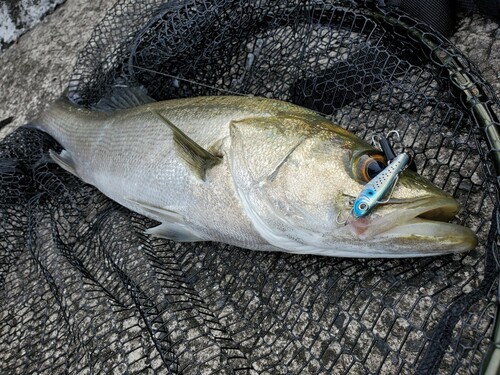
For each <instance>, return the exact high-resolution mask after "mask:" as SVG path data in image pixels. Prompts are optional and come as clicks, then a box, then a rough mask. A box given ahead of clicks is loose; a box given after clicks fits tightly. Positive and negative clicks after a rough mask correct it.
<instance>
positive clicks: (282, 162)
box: [33, 88, 477, 258]
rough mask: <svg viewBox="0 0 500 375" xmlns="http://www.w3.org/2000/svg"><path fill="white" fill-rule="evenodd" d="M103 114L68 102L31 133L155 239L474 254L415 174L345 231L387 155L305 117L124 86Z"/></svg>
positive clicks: (275, 107)
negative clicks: (42, 135)
mask: <svg viewBox="0 0 500 375" xmlns="http://www.w3.org/2000/svg"><path fill="white" fill-rule="evenodd" d="M127 103H135V104H136V106H135V107H133V108H126V107H128V106H130V104H127ZM137 103H144V104H141V105H137ZM100 107H101V109H102V108H106V111H96V110H89V109H85V108H82V107H79V106H76V105H74V104H72V103H70V102H69V100H67V99H60V100H58V101H56V102H55V103H54V104H53V105H52V107H51V108H50V109H49V110H48V111H46V112H45V113H43V114H42V115H41V116H40V117H39V119H38V120H37V121H35V122H34V124H33V126H34V127H36V128H38V129H41V130H43V131H45V132H47V133H49V134H50V135H51V136H52V137H53V138H55V139H56V140H57V141H58V142H59V143H60V144H61V145H62V146H63V147H64V150H63V151H62V152H61V153H60V154H56V153H55V152H53V151H52V152H51V155H52V158H53V159H54V160H55V162H57V164H59V165H60V166H61V167H62V168H64V169H66V170H67V171H69V172H71V173H73V174H75V175H76V176H78V177H79V178H81V179H82V180H83V181H85V182H86V183H89V184H92V185H94V186H95V187H97V188H98V189H99V190H100V191H101V192H102V193H104V194H105V195H107V196H108V197H109V198H111V199H113V200H114V201H116V202H118V203H120V204H121V205H123V206H125V207H127V208H129V209H131V210H133V211H136V212H138V213H140V214H142V215H144V216H147V217H149V218H152V219H155V220H157V221H159V222H160V223H161V224H160V225H158V226H156V227H154V228H151V229H148V230H147V231H146V232H147V233H149V234H151V235H154V236H158V237H164V238H168V239H171V240H174V241H187V242H192V241H217V242H223V243H227V244H231V245H236V246H239V247H243V248H247V249H253V250H264V251H284V252H290V253H300V254H317V255H327V256H339V257H362V258H371V257H387V258H399V257H418V256H428V255H439V254H448V253H457V252H462V251H467V250H471V249H473V248H474V247H475V246H476V242H477V240H476V236H475V234H474V233H473V232H472V231H471V230H470V229H468V228H465V227H462V226H459V225H456V224H450V223H447V222H446V221H449V220H451V219H453V217H454V216H455V214H456V213H457V212H458V210H459V204H458V203H457V202H456V201H455V199H453V198H452V197H451V196H449V195H448V194H446V193H445V192H443V191H442V190H440V189H438V188H437V187H435V186H434V185H433V184H432V183H430V182H429V181H427V180H426V179H424V178H423V177H421V176H419V175H418V174H416V173H415V172H412V171H410V170H405V171H404V172H403V173H401V175H400V177H399V181H398V183H397V185H396V186H395V188H394V191H393V193H392V196H391V199H390V200H388V201H387V202H386V203H385V204H383V205H379V206H377V207H376V208H375V209H374V210H373V212H372V213H371V214H370V215H368V216H366V217H363V218H360V219H355V218H354V219H351V220H349V221H348V222H347V223H346V224H345V225H344V224H341V223H339V222H338V220H337V218H338V216H339V215H343V214H344V213H347V214H348V213H349V212H350V210H351V208H352V201H353V197H354V198H355V197H356V196H358V195H359V193H360V192H361V190H362V189H363V186H364V184H366V183H367V182H368V180H367V178H366V171H367V168H368V169H369V168H372V169H373V166H374V165H375V164H373V163H380V153H379V152H378V151H377V150H375V149H373V148H372V147H371V146H370V145H369V144H367V143H366V142H365V141H363V140H361V139H360V138H358V137H356V136H354V135H353V134H351V133H349V132H347V131H346V130H344V129H342V128H341V127H339V126H336V125H333V124H332V123H331V122H330V121H328V120H326V119H324V118H323V117H321V116H319V115H318V114H317V113H315V112H313V111H310V110H308V109H305V108H302V107H299V106H296V105H293V104H290V103H287V102H282V101H278V100H272V99H265V98H257V97H231V96H226V97H223V96H221V97H199V98H189V99H178V100H168V101H162V102H153V101H152V100H149V99H147V97H146V96H145V95H141V94H140V93H138V92H137V91H133V90H131V89H130V90H129V89H125V88H124V89H122V90H120V91H116V92H115V93H114V97H113V99H112V100H104V101H103V102H102V103H101V105H100Z"/></svg>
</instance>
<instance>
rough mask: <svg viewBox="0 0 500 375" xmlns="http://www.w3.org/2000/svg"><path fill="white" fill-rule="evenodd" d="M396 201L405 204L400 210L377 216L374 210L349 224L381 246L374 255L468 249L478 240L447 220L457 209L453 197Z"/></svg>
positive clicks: (360, 237) (423, 253) (421, 254)
mask: <svg viewBox="0 0 500 375" xmlns="http://www.w3.org/2000/svg"><path fill="white" fill-rule="evenodd" d="M399 203H401V204H402V203H404V205H403V206H402V209H401V210H394V211H392V212H389V213H387V214H385V215H381V214H378V215H377V213H376V211H375V212H374V213H372V214H371V215H370V216H368V217H364V218H361V219H358V220H355V221H353V222H350V223H349V226H350V229H351V231H352V232H354V233H355V234H356V235H357V237H358V238H359V239H361V240H363V241H370V242H372V243H373V244H378V245H376V246H381V248H383V249H384V250H383V251H382V252H379V253H377V255H379V256H384V257H391V258H399V257H408V256H411V257H416V256H431V255H434V256H435V255H444V254H455V253H460V252H464V251H470V250H473V249H474V248H475V247H476V246H477V243H478V239H477V236H476V234H475V233H474V232H473V231H472V230H470V229H469V228H467V227H464V226H461V225H458V224H452V223H448V222H446V221H448V220H450V219H451V218H453V217H454V215H455V214H456V213H457V212H458V211H459V209H460V206H459V204H458V202H457V201H456V200H455V199H453V198H452V197H449V196H438V197H435V196H432V197H422V198H418V199H415V200H411V201H410V200H405V201H404V202H403V201H399ZM421 216H429V217H432V219H429V218H422V217H421Z"/></svg>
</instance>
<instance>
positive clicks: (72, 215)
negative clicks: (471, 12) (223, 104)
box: [0, 0, 499, 374]
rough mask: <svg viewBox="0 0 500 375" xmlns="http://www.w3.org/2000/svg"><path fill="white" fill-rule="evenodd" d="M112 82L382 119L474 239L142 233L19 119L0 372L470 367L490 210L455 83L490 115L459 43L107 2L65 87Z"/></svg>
mask: <svg viewBox="0 0 500 375" xmlns="http://www.w3.org/2000/svg"><path fill="white" fill-rule="evenodd" d="M457 64H458V66H459V67H460V69H458V68H456V70H458V71H459V73H460V74H462V76H460V75H459V73H456V72H455V73H452V74H450V67H453V66H455V67H456V65H457ZM464 74H465V77H466V78H467V77H469V78H471V79H472V81H471V82H467V80H466V79H464V78H463V76H464ZM123 81H126V82H129V83H133V84H141V85H144V86H145V87H146V88H147V90H148V92H149V93H150V94H151V95H152V96H153V97H155V98H156V99H170V98H178V97H190V96H197V95H222V94H240V95H247V94H252V95H258V96H265V97H273V98H278V99H282V100H288V101H292V102H295V103H297V104H300V105H303V106H306V107H309V108H312V109H315V110H317V111H319V112H321V113H323V114H324V115H325V116H327V117H328V118H330V119H331V120H332V121H333V122H336V123H339V124H340V125H342V126H343V127H345V128H347V129H348V130H350V131H352V132H354V133H355V134H357V135H359V136H361V137H363V138H365V139H367V140H371V138H372V137H373V136H376V135H379V134H382V133H384V134H386V133H388V132H389V131H391V130H398V132H399V135H400V140H398V139H397V136H396V135H394V134H393V135H392V137H391V139H393V141H394V142H395V149H396V150H397V151H400V150H401V149H402V148H403V147H407V148H411V149H412V150H413V152H414V154H415V161H416V165H417V168H418V171H419V173H421V174H422V175H423V176H425V177H427V178H429V179H431V180H432V181H433V182H434V183H435V184H436V185H437V186H439V187H441V188H443V189H445V190H446V191H448V192H449V193H451V194H453V196H454V197H456V199H458V201H459V202H460V203H461V204H462V206H463V210H462V211H461V212H460V214H459V215H458V217H457V218H456V220H455V221H456V222H457V223H461V224H464V225H466V226H468V227H470V228H472V229H473V230H474V231H476V232H477V235H478V237H479V245H478V247H477V248H476V250H474V251H471V252H469V253H466V254H463V255H457V256H443V257H435V258H421V259H402V260H377V259H375V260H362V259H360V260H357V259H340V258H326V257H318V256H298V255H296V256H292V255H289V254H285V253H265V252H255V251H250V250H244V249H239V248H235V247H231V246H227V245H222V244H216V243H195V244H179V243H174V242H170V241H167V240H160V239H152V238H150V237H148V236H147V235H145V234H143V231H144V230H145V229H146V228H148V227H151V226H153V225H154V224H155V223H154V222H152V221H151V220H149V219H146V218H144V217H142V216H140V215H138V214H135V213H132V212H130V211H128V210H127V209H125V208H123V207H121V206H119V205H118V204H116V203H114V202H112V201H110V200H109V199H107V198H106V197H105V196H103V195H102V194H101V193H100V192H99V191H97V190H96V189H95V188H93V187H92V186H89V185H85V184H84V183H83V182H82V181H80V180H79V179H77V178H76V177H74V176H72V175H70V174H69V173H67V172H65V171H64V170H62V169H61V168H59V167H58V166H56V165H55V164H53V163H51V161H50V158H49V155H48V150H49V149H51V148H52V149H58V147H59V146H58V145H57V144H56V143H55V142H54V140H52V139H51V138H50V137H49V136H47V135H45V134H43V133H41V132H38V131H36V130H32V129H19V130H18V131H16V132H15V133H13V134H11V135H10V136H8V137H7V138H6V139H4V140H3V141H1V143H0V191H1V192H2V194H1V195H0V224H1V226H0V332H1V335H0V373H2V374H28V373H30V374H31V373H46V374H56V373H57V374H59V373H81V374H94V373H103V374H104V373H105V374H108V373H113V374H124V373H127V374H132V373H172V374H210V373H224V374H225V373H227V374H232V373H252V374H256V373H267V374H299V373H307V374H312V373H325V374H327V373H328V374H330V373H335V374H347V373H349V374H367V373H384V374H395V373H404V374H407V373H417V374H450V373H458V374H476V373H478V372H479V371H480V369H481V366H482V365H483V363H484V361H485V358H487V357H488V355H487V353H488V350H489V348H490V347H493V345H492V334H493V330H494V325H495V314H496V302H495V295H496V293H497V287H498V272H499V263H498V255H499V254H498V248H497V245H498V214H499V213H498V206H497V190H496V189H497V186H496V178H495V176H496V174H495V168H494V164H493V162H492V161H491V160H490V157H489V156H490V155H492V153H491V152H490V151H489V150H491V148H492V146H491V144H490V143H488V139H487V138H486V137H485V136H484V131H483V130H482V129H481V127H480V126H479V125H480V123H481V119H482V118H483V117H484V113H483V114H481V113H479V112H474V111H472V110H471V108H470V106H468V103H469V104H470V101H469V99H467V98H468V97H467V95H466V94H467V93H469V94H470V95H472V98H473V99H474V100H480V101H481V102H482V103H486V105H487V107H488V108H490V114H492V113H493V112H494V111H497V113H498V100H497V99H496V98H495V96H494V94H493V93H492V90H491V89H490V87H489V85H488V84H487V83H486V82H484V80H483V79H482V78H481V76H480V74H479V73H478V72H477V70H476V68H475V67H474V66H472V65H471V64H470V63H469V62H468V60H467V59H466V58H465V57H463V55H461V54H460V52H458V51H457V50H456V48H455V47H453V46H452V45H450V44H449V43H448V42H447V41H446V40H444V39H442V38H440V37H439V36H437V35H436V34H435V33H434V32H432V31H431V30H430V29H428V28H426V27H425V26H424V25H422V24H419V23H416V22H413V21H412V20H411V19H410V18H408V17H406V16H399V15H398V13H395V12H392V11H391V12H388V13H387V12H385V11H384V10H383V9H381V8H377V7H373V6H370V5H366V4H362V5H361V6H360V7H356V6H354V5H353V4H351V3H341V2H338V1H334V2H319V1H318V2H316V1H306V2H304V1H296V2H293V1H280V0H274V1H273V0H261V1H258V0H254V1H244V0H240V1H228V0H216V1H206V0H205V1H198V0H195V1H180V0H179V1H167V2H165V1H154V0H149V1H132V0H120V1H118V3H117V4H116V6H115V7H114V8H113V9H112V10H111V12H110V13H109V15H108V16H107V17H106V18H105V19H104V20H103V21H102V22H101V23H100V25H99V27H98V28H97V29H96V30H95V32H94V35H93V37H92V39H91V40H90V42H89V44H88V45H87V47H86V48H85V49H84V51H83V52H82V54H81V57H80V59H79V61H78V64H77V66H76V69H75V73H74V76H73V79H72V81H71V83H70V85H69V91H68V93H69V95H70V97H71V98H72V99H73V100H75V101H77V102H79V103H80V104H82V105H85V106H89V107H90V106H92V105H94V104H95V103H97V101H98V100H99V99H100V98H101V97H102V96H103V95H105V94H106V92H108V91H109V89H110V87H111V86H112V85H113V84H114V83H116V82H123ZM469 83H470V85H469ZM467 90H469V91H467ZM464 93H465V94H464ZM478 98H479V99H478ZM471 100H472V99H471ZM474 108H476V109H477V108H479V107H477V106H476V107H474ZM478 113H479V114H478ZM482 116H483V117H482ZM478 124H479V125H478ZM491 126H496V125H495V124H493V125H491ZM488 129H490V128H488ZM488 129H486V130H487V131H489V130H488ZM490 130H491V129H490ZM144 147H145V151H147V145H144Z"/></svg>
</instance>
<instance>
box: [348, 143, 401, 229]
mask: <svg viewBox="0 0 500 375" xmlns="http://www.w3.org/2000/svg"><path fill="white" fill-rule="evenodd" d="M409 162H410V156H409V155H408V154H407V153H406V152H403V153H401V154H399V155H398V156H396V157H395V158H394V159H393V160H392V162H391V163H390V164H389V165H388V166H387V167H385V168H384V170H383V171H382V172H380V173H379V174H378V175H377V176H376V177H374V178H373V179H372V180H371V181H370V182H368V183H367V184H366V185H365V187H364V188H363V190H361V193H360V194H359V195H358V197H357V198H356V200H355V201H354V206H353V208H352V214H353V216H354V217H356V218H358V219H359V218H361V217H363V216H366V215H368V214H369V213H370V212H371V211H372V210H373V209H374V208H375V207H376V206H377V205H378V204H380V203H381V202H382V199H383V198H384V196H385V195H387V193H388V192H389V191H391V190H392V189H393V187H394V185H395V184H396V182H397V180H398V177H399V174H400V173H401V172H402V171H403V170H404V169H405V168H406V167H407V166H408V164H409Z"/></svg>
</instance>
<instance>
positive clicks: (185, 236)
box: [144, 222, 203, 242]
mask: <svg viewBox="0 0 500 375" xmlns="http://www.w3.org/2000/svg"><path fill="white" fill-rule="evenodd" d="M144 233H146V234H149V235H151V236H154V237H160V238H166V239H168V240H172V241H177V242H198V241H203V240H202V239H201V238H200V237H198V236H197V235H196V234H194V233H193V232H192V231H191V230H190V229H189V228H187V227H185V226H184V225H182V224H179V223H169V222H165V223H162V224H160V225H158V226H156V227H153V228H149V229H147V230H146V231H145V232H144Z"/></svg>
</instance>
